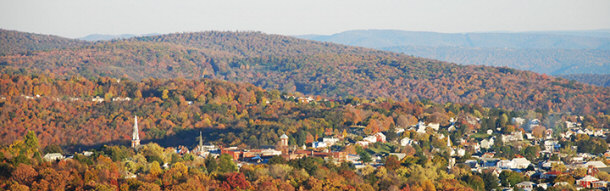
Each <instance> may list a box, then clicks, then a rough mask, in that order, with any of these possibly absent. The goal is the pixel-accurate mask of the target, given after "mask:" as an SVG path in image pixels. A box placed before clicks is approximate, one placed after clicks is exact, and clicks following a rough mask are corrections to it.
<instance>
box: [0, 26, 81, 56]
mask: <svg viewBox="0 0 610 191" xmlns="http://www.w3.org/2000/svg"><path fill="white" fill-rule="evenodd" d="M88 44H89V43H88V42H85V41H80V40H74V39H69V38H64V37H59V36H54V35H43V34H34V33H26V32H19V31H13V30H5V29H0V56H1V55H9V54H17V53H19V54H27V53H28V52H30V51H38V50H52V49H62V48H74V47H81V46H84V45H88Z"/></svg>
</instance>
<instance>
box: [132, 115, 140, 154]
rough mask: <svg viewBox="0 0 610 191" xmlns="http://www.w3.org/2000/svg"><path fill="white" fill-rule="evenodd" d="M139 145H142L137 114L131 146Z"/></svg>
mask: <svg viewBox="0 0 610 191" xmlns="http://www.w3.org/2000/svg"><path fill="white" fill-rule="evenodd" d="M138 146H140V134H139V133H138V116H136V117H135V123H134V124H133V135H132V136H131V147H132V148H136V147H138Z"/></svg>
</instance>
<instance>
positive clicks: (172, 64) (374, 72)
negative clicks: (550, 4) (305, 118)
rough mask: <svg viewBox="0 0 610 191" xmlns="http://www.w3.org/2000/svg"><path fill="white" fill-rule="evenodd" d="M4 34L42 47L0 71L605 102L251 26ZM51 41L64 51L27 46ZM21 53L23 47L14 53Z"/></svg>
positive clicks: (571, 103) (571, 106) (337, 92)
mask: <svg viewBox="0 0 610 191" xmlns="http://www.w3.org/2000/svg"><path fill="white" fill-rule="evenodd" d="M3 32H4V31H3ZM9 32H10V34H7V35H4V34H3V35H4V36H9V37H8V38H4V39H12V38H21V37H26V38H28V39H31V41H34V42H41V44H19V42H22V41H15V42H13V43H15V45H14V46H10V48H9V49H6V50H5V49H3V50H2V52H0V54H3V55H5V56H1V57H0V67H1V69H2V70H4V71H5V72H32V73H36V72H48V73H53V74H54V75H59V76H66V77H69V76H72V75H82V76H85V77H98V76H109V77H115V78H130V79H134V80H141V79H146V78H187V79H200V78H202V77H203V78H215V79H223V80H228V81H233V82H248V83H252V84H254V85H257V86H261V87H263V88H266V89H278V90H281V91H285V92H301V93H304V94H310V95H323V96H329V97H337V98H339V97H348V96H358V97H365V98H370V99H375V98H392V99H396V100H402V99H430V100H433V101H435V102H439V103H445V102H457V103H474V104H481V105H483V106H489V107H505V108H514V109H538V108H540V109H545V110H553V111H573V112H578V113H591V112H596V111H605V112H606V111H607V110H608V103H610V97H609V96H610V89H608V88H600V87H595V86H590V85H585V84H580V83H575V82H573V81H568V80H564V79H560V78H554V77H550V76H546V75H539V74H536V73H533V72H526V71H520V70H515V69H511V68H497V67H482V66H464V65H457V64H451V63H446V62H439V61H436V60H430V59H424V58H416V57H410V56H407V55H404V54H398V53H392V52H387V51H378V50H373V49H367V48H359V47H351V46H344V45H338V44H333V43H324V42H316V41H309V40H303V39H298V38H293V37H287V36H281V35H268V34H264V33H259V32H215V31H211V32H198V33H174V34H167V35H158V36H147V37H137V38H130V39H126V40H112V41H98V42H83V41H78V40H66V39H64V38H60V37H54V36H47V35H34V34H23V33H15V32H14V31H9ZM0 40H2V39H0ZM3 41H4V40H3ZM0 43H6V42H0ZM54 46H56V47H63V48H56V49H44V51H34V52H31V51H30V48H36V47H54ZM13 47H14V48H13ZM24 51H26V52H27V51H30V52H29V53H27V54H23V53H19V52H24ZM13 52H17V53H15V54H12V53H13Z"/></svg>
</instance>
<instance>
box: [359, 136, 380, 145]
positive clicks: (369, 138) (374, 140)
mask: <svg viewBox="0 0 610 191" xmlns="http://www.w3.org/2000/svg"><path fill="white" fill-rule="evenodd" d="M362 141H366V142H369V143H376V142H377V137H375V136H372V135H371V136H367V137H365V138H364V139H362Z"/></svg>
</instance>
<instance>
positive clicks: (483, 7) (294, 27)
mask: <svg viewBox="0 0 610 191" xmlns="http://www.w3.org/2000/svg"><path fill="white" fill-rule="evenodd" d="M0 28H3V29H10V30H18V31H24V32H33V33H42V34H53V35H59V36H63V37H70V38H78V37H83V36H86V35H89V34H150V33H160V34H164V33H173V32H196V31H207V30H221V31H226V30H231V31H235V30H239V31H262V32H265V33H270V34H283V35H302V34H325V35H328V34H334V33H339V32H343V31H347V30H356V29H397V30H410V31H433V32H445V33H462V32H489V31H508V32H520V31H549V30H592V29H610V0H421V1H415V0H368V1H367V0H218V1H207V0H171V1H170V0H0Z"/></svg>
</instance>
